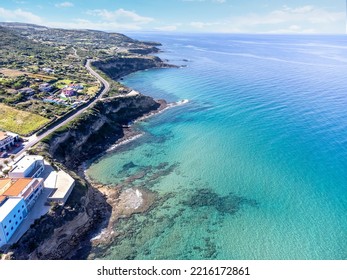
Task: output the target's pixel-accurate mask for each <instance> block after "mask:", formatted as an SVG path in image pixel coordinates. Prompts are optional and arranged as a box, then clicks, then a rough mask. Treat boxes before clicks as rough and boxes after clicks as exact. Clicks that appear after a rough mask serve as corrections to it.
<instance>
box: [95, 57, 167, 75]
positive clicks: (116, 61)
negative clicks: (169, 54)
mask: <svg viewBox="0 0 347 280" xmlns="http://www.w3.org/2000/svg"><path fill="white" fill-rule="evenodd" d="M135 51H136V50H135ZM93 66H95V67H97V68H99V69H100V70H101V71H102V72H104V73H106V74H107V75H108V76H109V77H111V78H112V79H115V80H116V79H119V78H120V77H123V76H126V75H128V74H130V73H133V72H136V71H140V70H145V69H151V68H162V67H173V66H172V65H169V64H166V63H165V62H163V61H162V60H161V59H160V58H159V57H152V56H134V57H116V58H111V59H107V60H101V61H95V62H93Z"/></svg>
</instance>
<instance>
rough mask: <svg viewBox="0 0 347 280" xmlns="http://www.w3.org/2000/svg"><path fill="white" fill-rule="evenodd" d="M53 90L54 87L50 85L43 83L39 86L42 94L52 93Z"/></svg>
mask: <svg viewBox="0 0 347 280" xmlns="http://www.w3.org/2000/svg"><path fill="white" fill-rule="evenodd" d="M52 88H53V86H52V85H50V84H49V83H43V84H40V85H39V90H40V91H42V92H49V91H51V90H52Z"/></svg>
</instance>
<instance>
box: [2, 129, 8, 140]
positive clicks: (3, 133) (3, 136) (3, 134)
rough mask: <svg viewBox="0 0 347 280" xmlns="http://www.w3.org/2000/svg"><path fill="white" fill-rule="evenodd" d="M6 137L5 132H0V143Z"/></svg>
mask: <svg viewBox="0 0 347 280" xmlns="http://www.w3.org/2000/svg"><path fill="white" fill-rule="evenodd" d="M7 137H8V135H7V133H6V132H3V131H0V141H1V140H4V139H6V138H7Z"/></svg>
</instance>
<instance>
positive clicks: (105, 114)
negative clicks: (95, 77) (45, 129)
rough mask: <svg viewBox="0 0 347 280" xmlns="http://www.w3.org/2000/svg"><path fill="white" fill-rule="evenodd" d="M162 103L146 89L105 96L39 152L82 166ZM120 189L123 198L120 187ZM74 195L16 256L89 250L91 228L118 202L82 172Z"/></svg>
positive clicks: (71, 255)
mask: <svg viewBox="0 0 347 280" xmlns="http://www.w3.org/2000/svg"><path fill="white" fill-rule="evenodd" d="M161 105H163V104H160V103H158V102H156V101H154V100H153V99H152V98H151V97H148V96H144V95H140V94H139V95H135V96H129V97H122V98H107V99H104V100H102V101H100V102H98V103H96V104H95V106H93V108H92V109H90V110H89V111H88V112H87V113H84V114H83V115H82V116H81V117H79V118H77V119H76V120H74V121H73V122H72V123H71V124H70V125H69V126H68V127H66V128H63V129H61V130H60V131H57V132H55V133H54V134H53V135H52V136H51V137H50V138H48V139H45V140H44V142H41V143H40V144H39V145H38V147H36V151H35V153H44V154H45V156H46V158H51V159H52V160H53V161H54V162H60V163H61V164H62V165H63V166H65V167H67V168H68V169H69V170H70V171H71V170H77V169H78V167H79V166H80V164H81V163H82V162H83V161H85V160H88V159H91V158H92V157H93V156H96V155H98V154H100V153H101V152H103V151H105V150H106V149H107V148H108V147H109V146H111V145H112V144H114V143H115V142H116V141H117V140H118V139H120V138H121V137H123V135H124V134H123V128H122V125H125V124H128V122H129V121H133V120H135V119H137V118H138V117H141V116H143V115H145V114H148V113H150V112H152V111H154V110H157V109H158V108H159V107H160V106H161ZM70 173H71V172H70ZM75 178H78V177H75ZM81 182H82V183H83V184H85V185H86V186H87V187H86V192H85V193H84V194H80V193H81V187H80V186H78V185H81ZM78 189H79V190H78ZM74 192H77V194H76V193H75V194H74ZM114 192H115V193H114V196H115V197H116V198H117V197H118V193H117V192H118V190H117V189H115V190H114ZM71 196H74V197H76V196H77V198H75V200H78V202H77V203H71V202H70V203H69V201H68V202H67V205H65V206H64V209H60V210H58V211H57V210H56V211H53V212H52V213H51V214H49V215H46V216H45V217H44V218H43V219H42V220H41V222H40V223H38V224H36V225H35V227H33V229H32V230H30V231H28V232H27V233H26V234H25V235H24V236H23V237H22V239H21V241H20V242H21V246H19V247H18V248H17V249H16V250H14V252H13V253H14V254H13V258H15V259H28V258H29V259H69V258H75V257H74V256H75V253H76V249H79V250H83V251H88V250H89V247H90V246H91V243H90V242H89V238H90V234H91V231H93V230H96V229H97V228H98V227H99V226H100V225H101V224H105V223H106V224H107V221H109V220H110V217H111V213H112V206H111V205H110V204H109V203H108V202H107V198H106V197H105V195H104V194H103V193H101V192H100V191H99V190H98V189H96V188H94V187H92V186H89V184H88V182H86V181H84V180H83V179H81V178H78V180H77V181H76V186H75V188H74V191H73V193H72V194H71ZM71 196H70V198H71ZM82 196H83V197H82ZM70 198H69V199H70ZM117 201H118V200H117ZM68 204H70V205H68ZM66 207H67V208H66ZM59 211H60V212H59ZM62 213H65V214H64V215H62ZM77 258H79V257H77Z"/></svg>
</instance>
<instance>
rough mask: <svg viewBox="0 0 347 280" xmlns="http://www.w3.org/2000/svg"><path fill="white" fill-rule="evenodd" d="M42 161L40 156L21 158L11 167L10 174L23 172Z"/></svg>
mask: <svg viewBox="0 0 347 280" xmlns="http://www.w3.org/2000/svg"><path fill="white" fill-rule="evenodd" d="M37 160H43V157H42V156H23V157H22V158H20V159H19V160H18V161H17V162H16V163H15V164H14V166H13V168H12V170H11V172H13V171H15V172H24V171H25V170H27V169H28V168H29V167H30V166H31V165H32V164H33V163H34V162H35V161H37Z"/></svg>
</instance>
